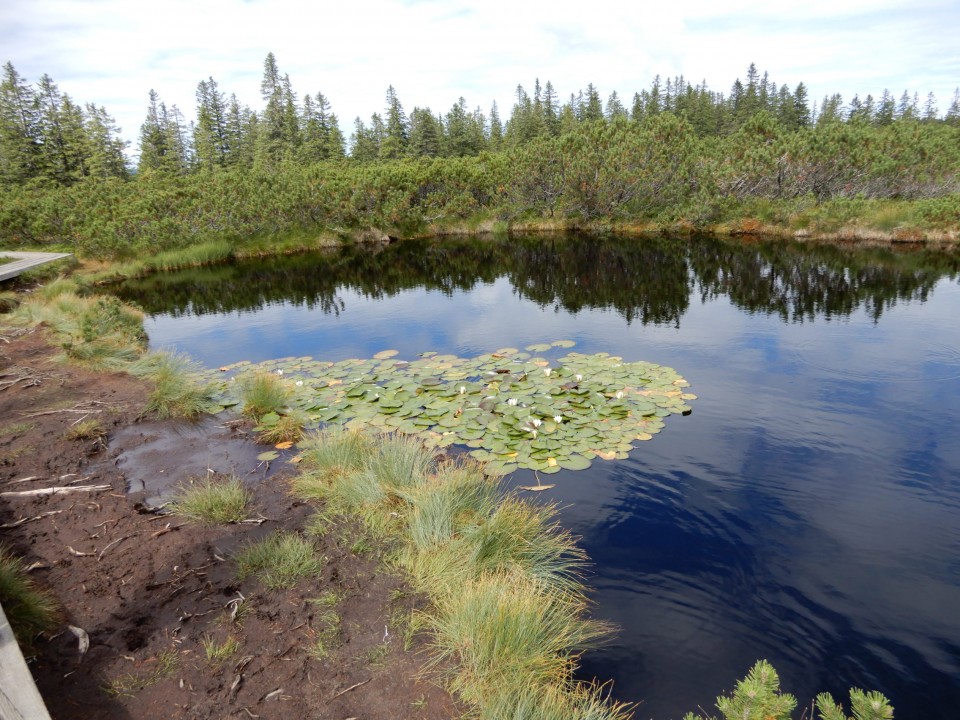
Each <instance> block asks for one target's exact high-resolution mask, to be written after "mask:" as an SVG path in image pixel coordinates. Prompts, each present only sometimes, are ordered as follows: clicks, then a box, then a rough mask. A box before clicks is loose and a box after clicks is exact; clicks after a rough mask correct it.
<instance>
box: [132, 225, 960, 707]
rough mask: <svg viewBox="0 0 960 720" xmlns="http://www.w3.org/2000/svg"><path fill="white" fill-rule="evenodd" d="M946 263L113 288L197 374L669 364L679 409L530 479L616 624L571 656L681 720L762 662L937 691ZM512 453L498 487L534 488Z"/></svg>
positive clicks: (932, 697) (745, 265)
mask: <svg viewBox="0 0 960 720" xmlns="http://www.w3.org/2000/svg"><path fill="white" fill-rule="evenodd" d="M958 273H960V254H958V253H956V252H939V251H934V250H929V251H928V250H918V249H909V250H897V251H893V250H889V249H841V248H835V247H824V246H816V245H803V244H798V243H790V242H781V241H775V242H760V241H751V242H737V241H728V240H718V239H712V238H702V237H693V238H666V237H658V238H647V239H618V238H586V237H575V236H550V237H546V238H543V237H541V238H511V239H509V240H507V239H502V240H499V239H498V240H492V239H490V240H480V239H469V240H443V241H436V242H432V241H408V242H402V243H396V244H393V245H389V246H384V247H376V248H359V247H350V248H345V249H343V250H335V251H330V252H326V253H322V254H316V255H300V256H294V257H288V258H272V259H268V260H262V261H257V262H250V263H237V264H231V265H225V266H220V267H216V268H211V269H207V270H191V271H189V272H183V273H177V274H171V275H164V276H157V277H153V278H150V279H148V280H145V281H142V282H137V283H129V284H127V285H126V286H124V287H123V288H122V289H121V291H120V294H121V295H122V296H124V297H125V298H126V299H130V300H135V301H136V302H139V303H140V304H141V305H142V306H143V307H144V308H145V310H146V311H147V313H148V315H149V316H148V319H147V321H146V328H147V331H148V333H149V335H150V339H151V343H152V345H153V346H154V347H157V348H176V349H177V350H181V351H184V352H186V353H188V354H189V355H190V356H192V357H193V358H194V359H196V360H198V361H200V362H202V363H204V364H205V365H207V366H210V367H217V366H220V365H226V364H230V363H234V362H236V361H239V360H250V361H254V362H256V361H262V360H267V359H270V358H280V357H288V356H304V355H309V356H312V357H314V358H317V359H322V360H330V361H339V360H343V359H347V358H350V357H361V358H362V357H371V356H372V355H373V354H375V353H377V352H378V351H381V350H385V349H396V350H397V351H399V354H398V356H397V357H398V359H399V358H405V359H411V360H412V359H415V358H416V357H417V355H418V354H419V353H422V352H425V351H436V352H440V353H451V354H456V355H459V356H462V357H472V356H477V355H480V354H482V353H488V352H491V351H494V350H496V349H497V348H502V347H504V346H512V347H519V348H523V347H525V346H527V345H530V344H531V343H538V342H547V343H549V342H551V341H555V340H561V339H569V340H572V341H574V342H576V343H577V345H576V347H575V350H577V351H580V352H583V353H595V352H600V351H605V352H609V353H611V354H614V355H619V356H622V357H623V358H624V360H628V361H634V360H646V361H650V362H654V363H659V364H661V365H667V366H670V367H673V368H675V369H676V370H677V372H679V373H680V374H681V375H682V376H683V377H684V378H686V380H688V381H689V382H690V384H691V391H692V392H693V393H695V394H696V395H697V396H698V399H697V400H695V401H693V402H692V403H691V405H692V406H693V413H692V415H689V416H687V417H681V416H679V415H673V416H671V417H669V418H667V419H666V428H665V430H664V431H663V432H662V433H660V434H659V435H657V436H656V437H654V439H653V440H652V441H650V442H643V443H637V447H636V449H635V450H633V451H632V452H631V453H630V456H629V458H628V459H626V460H613V461H609V462H604V461H599V460H598V461H595V462H594V463H593V466H592V467H591V468H590V469H589V470H584V471H577V472H574V471H566V470H565V471H562V472H560V473H557V474H555V475H551V476H550V481H549V482H551V483H556V488H555V489H553V490H551V491H549V493H544V495H548V496H549V497H547V498H546V499H548V500H552V501H555V502H557V503H559V504H560V505H561V506H563V508H564V509H563V511H562V516H561V519H562V522H563V524H564V525H565V526H566V527H568V528H569V529H570V530H571V531H573V532H574V533H575V534H577V535H579V536H581V537H582V543H581V544H582V546H583V547H584V548H585V549H586V551H587V552H588V553H589V555H590V557H591V558H592V561H593V567H592V576H591V577H590V579H589V583H590V586H591V587H592V588H593V597H594V599H595V601H596V608H595V614H596V615H597V616H598V617H601V618H605V619H609V620H611V621H613V622H614V623H615V624H616V625H617V626H618V627H619V632H618V634H617V636H616V638H615V639H614V640H613V641H612V642H610V643H609V644H607V645H606V646H604V647H603V648H601V649H599V650H596V651H592V652H590V653H589V654H587V655H586V656H585V658H584V663H583V675H584V676H585V677H592V676H596V677H598V678H601V679H612V680H613V681H614V684H613V694H614V696H615V697H616V698H618V699H622V700H628V701H637V702H641V703H642V704H641V706H640V709H639V711H638V713H637V717H638V718H641V717H642V718H650V717H652V718H658V719H661V720H663V719H666V718H678V717H680V716H681V715H682V714H683V713H684V712H685V711H687V710H692V709H696V708H697V707H698V706H701V707H703V708H705V709H707V710H712V708H713V701H714V698H715V696H716V695H717V694H718V693H719V692H721V691H723V690H728V689H731V688H732V686H733V684H734V682H735V681H736V679H738V678H740V677H742V676H743V675H744V674H745V673H746V671H747V670H748V668H749V667H750V666H751V665H752V664H753V662H754V661H755V660H757V659H759V658H766V659H767V660H769V661H770V662H771V663H772V664H773V665H774V667H776V668H777V670H778V671H779V672H780V675H781V678H782V680H783V685H784V689H785V690H787V691H789V692H792V693H794V694H795V695H797V697H798V700H799V703H800V705H801V707H802V706H803V705H804V704H807V705H808V706H809V702H810V700H811V699H812V697H813V695H814V694H815V693H816V692H818V691H821V690H828V691H830V692H832V693H833V694H834V696H835V697H838V698H839V697H846V693H847V689H848V688H849V687H851V686H857V687H863V688H866V689H877V690H880V691H882V692H883V693H885V694H886V695H887V696H888V697H890V698H891V700H892V702H893V704H894V706H895V708H896V715H897V717H899V718H911V717H943V716H945V715H947V714H948V713H949V711H948V709H950V711H952V710H953V709H954V708H956V707H958V706H960V430H958V428H960V322H958V318H960V283H958V282H957V280H958V277H960V274H958ZM532 480H533V475H532V473H531V472H530V471H528V470H521V471H518V472H517V473H515V475H514V476H512V477H511V481H512V482H516V483H519V484H533V483H532V482H531V481H532Z"/></svg>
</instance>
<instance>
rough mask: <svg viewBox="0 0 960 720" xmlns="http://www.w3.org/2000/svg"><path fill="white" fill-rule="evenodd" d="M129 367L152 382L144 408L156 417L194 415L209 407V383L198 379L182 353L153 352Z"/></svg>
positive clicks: (210, 389) (200, 413) (194, 416)
mask: <svg viewBox="0 0 960 720" xmlns="http://www.w3.org/2000/svg"><path fill="white" fill-rule="evenodd" d="M130 371H131V372H132V373H133V374H134V375H137V376H138V377H143V378H146V379H147V380H149V381H150V382H151V383H152V384H153V389H152V390H151V391H150V395H149V396H148V397H147V405H146V408H145V411H146V412H149V413H153V414H154V415H156V416H157V417H158V418H160V419H166V418H187V419H191V420H193V419H196V418H198V417H199V416H200V415H202V414H203V413H205V412H207V411H208V410H210V409H211V404H210V403H211V396H212V386H211V385H210V384H209V383H201V382H199V381H198V380H197V379H196V377H195V375H194V371H195V367H194V364H193V363H192V362H191V361H190V359H189V358H187V357H186V356H184V355H180V354H177V353H168V352H154V353H149V354H148V355H145V356H144V357H143V358H141V359H140V360H138V361H137V362H136V363H134V364H133V365H132V366H131V368H130Z"/></svg>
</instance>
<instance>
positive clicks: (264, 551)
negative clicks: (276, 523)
mask: <svg viewBox="0 0 960 720" xmlns="http://www.w3.org/2000/svg"><path fill="white" fill-rule="evenodd" d="M234 560H235V561H236V563H237V574H238V576H239V577H240V579H241V580H243V579H244V578H247V577H250V576H251V575H256V576H257V577H258V578H259V579H260V582H262V583H263V584H264V585H266V586H267V587H268V588H270V589H271V590H277V589H280V588H288V587H293V586H294V585H296V584H297V581H298V580H299V579H300V578H302V577H306V576H308V575H317V574H319V573H320V572H321V571H322V570H323V562H324V559H323V558H322V557H321V556H319V555H317V552H316V549H315V548H314V546H313V543H311V542H310V541H309V540H306V539H305V538H303V537H301V536H300V535H298V534H296V533H285V532H276V533H274V534H273V535H270V536H269V537H267V538H265V539H263V540H260V541H259V542H255V543H252V544H250V545H247V546H246V547H245V548H243V549H242V550H241V551H240V552H239V553H237V555H236V557H235V558H234Z"/></svg>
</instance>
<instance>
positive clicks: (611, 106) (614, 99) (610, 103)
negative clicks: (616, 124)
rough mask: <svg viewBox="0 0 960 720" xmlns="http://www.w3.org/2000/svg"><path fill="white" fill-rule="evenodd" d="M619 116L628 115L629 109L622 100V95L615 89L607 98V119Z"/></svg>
mask: <svg viewBox="0 0 960 720" xmlns="http://www.w3.org/2000/svg"><path fill="white" fill-rule="evenodd" d="M618 117H624V118H625V117H627V109H626V108H625V107H624V106H623V103H622V102H620V96H619V95H618V94H617V91H616V90H614V91H613V92H612V93H610V97H609V98H608V99H607V119H608V120H613V119H614V118H618Z"/></svg>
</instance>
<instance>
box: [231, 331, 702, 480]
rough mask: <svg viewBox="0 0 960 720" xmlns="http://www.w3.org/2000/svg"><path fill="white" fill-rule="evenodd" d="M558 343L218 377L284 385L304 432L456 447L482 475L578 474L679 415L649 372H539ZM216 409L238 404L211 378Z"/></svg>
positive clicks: (575, 363)
mask: <svg viewBox="0 0 960 720" xmlns="http://www.w3.org/2000/svg"><path fill="white" fill-rule="evenodd" d="M573 345H574V343H573V342H571V341H569V340H559V341H556V342H553V343H549V344H547V343H544V344H535V345H530V346H528V347H526V348H525V351H521V350H519V349H517V348H501V349H499V350H497V351H495V352H492V353H487V354H484V355H480V356H478V357H474V358H462V357H457V356H455V355H441V354H437V353H432V352H426V353H422V354H421V355H420V356H419V357H418V358H417V359H416V360H413V361H405V360H398V359H396V355H397V353H396V351H392V350H387V351H384V352H381V353H377V355H375V356H374V357H372V358H370V359H365V360H359V359H354V360H342V361H340V362H323V361H319V360H314V359H313V358H310V357H298V358H284V359H282V360H271V361H268V362H264V363H260V364H257V365H251V364H249V363H238V364H236V365H232V366H228V367H224V368H220V370H221V371H224V372H228V373H229V372H244V371H249V370H251V369H253V370H259V371H267V372H273V373H277V374H279V375H282V376H283V378H284V380H285V381H287V382H289V383H290V388H291V406H292V407H294V408H296V409H299V410H301V411H303V412H304V413H306V415H307V416H308V417H309V418H310V420H311V423H312V424H314V425H315V426H319V425H323V424H341V425H345V426H346V427H348V428H351V429H353V428H374V429H377V430H381V431H386V432H400V433H406V434H410V435H418V436H420V437H422V438H423V440H424V442H425V443H427V445H428V446H431V447H437V448H443V447H449V446H452V445H457V446H463V447H465V448H466V449H467V452H468V453H469V454H470V455H471V456H473V457H475V458H476V459H478V460H481V461H484V462H485V463H486V466H487V468H488V470H489V472H491V473H497V474H506V473H509V472H512V471H514V470H516V469H518V468H527V469H531V470H537V471H540V472H543V473H553V472H558V471H559V470H561V469H567V470H583V469H586V468H588V467H590V465H591V462H592V461H593V460H594V459H595V458H602V459H605V460H612V459H615V458H616V459H623V458H626V457H627V453H628V452H629V451H630V450H631V449H632V448H633V445H634V443H635V442H638V441H644V440H650V439H651V438H652V437H653V435H655V434H656V433H658V432H660V430H662V429H663V427H664V418H666V417H667V416H669V415H671V414H688V413H689V412H690V411H691V408H690V406H689V405H687V401H690V400H694V399H695V398H696V396H695V395H692V394H689V393H686V392H685V388H687V387H688V386H689V384H688V383H687V382H686V381H685V380H684V379H683V378H682V377H680V376H679V375H678V374H677V372H676V371H675V370H673V369H672V368H669V367H665V366H662V365H656V364H654V363H649V362H624V361H623V358H620V357H617V356H612V355H609V354H608V353H603V352H601V353H596V354H592V355H585V354H581V353H577V352H569V353H568V354H566V355H564V356H563V357H560V358H558V359H556V360H554V361H551V360H549V359H547V358H546V357H544V354H546V353H553V352H557V351H558V350H561V349H563V350H566V349H569V348H570V347H572V346H573ZM220 379H221V381H222V383H221V387H222V396H221V397H220V398H219V401H220V402H221V405H222V406H223V407H230V406H234V405H236V404H237V403H238V402H239V398H238V397H237V396H236V395H235V392H234V386H235V383H232V382H230V381H229V380H225V379H224V377H223V376H222V375H221V377H220Z"/></svg>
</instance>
